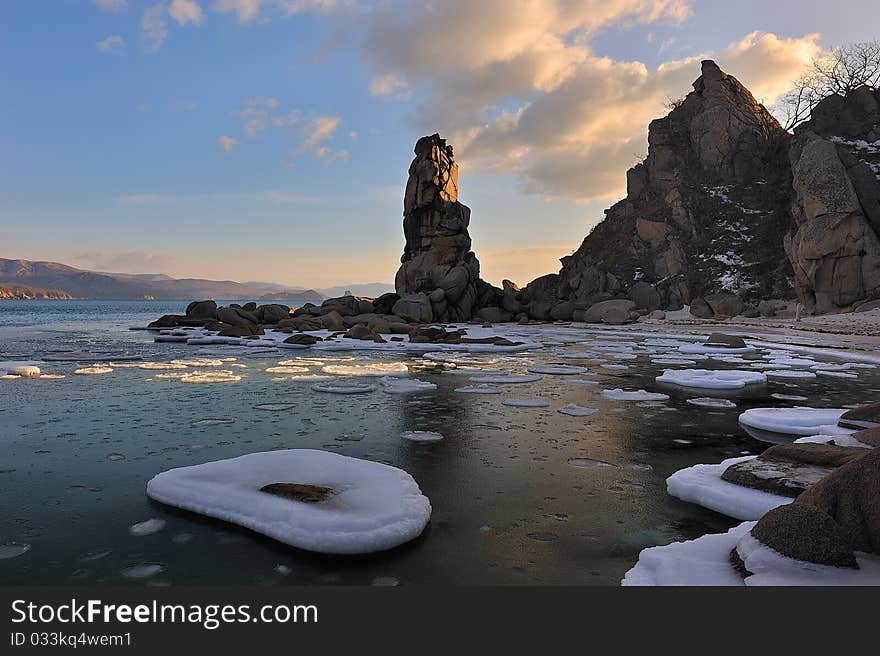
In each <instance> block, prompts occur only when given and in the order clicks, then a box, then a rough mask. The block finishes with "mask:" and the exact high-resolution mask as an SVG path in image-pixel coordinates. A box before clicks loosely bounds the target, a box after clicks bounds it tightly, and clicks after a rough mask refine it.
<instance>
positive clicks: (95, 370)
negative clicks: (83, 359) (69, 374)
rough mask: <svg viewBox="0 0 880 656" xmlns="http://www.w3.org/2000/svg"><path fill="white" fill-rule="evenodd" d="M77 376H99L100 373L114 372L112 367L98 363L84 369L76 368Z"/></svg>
mask: <svg viewBox="0 0 880 656" xmlns="http://www.w3.org/2000/svg"><path fill="white" fill-rule="evenodd" d="M73 373H75V374H76V375H77V376H97V375H100V374H112V373H113V369H111V368H110V367H99V366H96V365H92V366H89V367H83V368H82V369H75V370H74V372H73Z"/></svg>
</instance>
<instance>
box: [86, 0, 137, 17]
mask: <svg viewBox="0 0 880 656" xmlns="http://www.w3.org/2000/svg"><path fill="white" fill-rule="evenodd" d="M92 4H94V5H95V6H97V7H98V9H100V10H101V11H106V12H108V13H112V14H115V13H118V12H120V11H124V10H126V9H128V0H92Z"/></svg>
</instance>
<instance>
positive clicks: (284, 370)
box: [266, 366, 309, 374]
mask: <svg viewBox="0 0 880 656" xmlns="http://www.w3.org/2000/svg"><path fill="white" fill-rule="evenodd" d="M308 372H309V368H308V367H296V366H278V367H269V368H267V369H266V373H267V374H305V373H308Z"/></svg>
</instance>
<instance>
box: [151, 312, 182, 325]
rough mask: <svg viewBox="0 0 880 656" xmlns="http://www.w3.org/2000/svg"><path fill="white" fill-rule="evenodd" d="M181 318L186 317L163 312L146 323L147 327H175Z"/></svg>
mask: <svg viewBox="0 0 880 656" xmlns="http://www.w3.org/2000/svg"><path fill="white" fill-rule="evenodd" d="M182 319H186V317H183V316H180V315H179V314H163V315H162V316H161V317H159V318H158V319H156V320H155V321H151V322H150V323H149V324H147V328H176V327H177V326H179V325H180V321H181V320H182Z"/></svg>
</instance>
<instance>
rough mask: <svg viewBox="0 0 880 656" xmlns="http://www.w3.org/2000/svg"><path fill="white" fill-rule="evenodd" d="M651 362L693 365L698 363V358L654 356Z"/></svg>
mask: <svg viewBox="0 0 880 656" xmlns="http://www.w3.org/2000/svg"><path fill="white" fill-rule="evenodd" d="M651 364H666V365H679V364H680V365H691V364H697V361H696V360H686V359H684V358H654V359H653V360H651Z"/></svg>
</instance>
